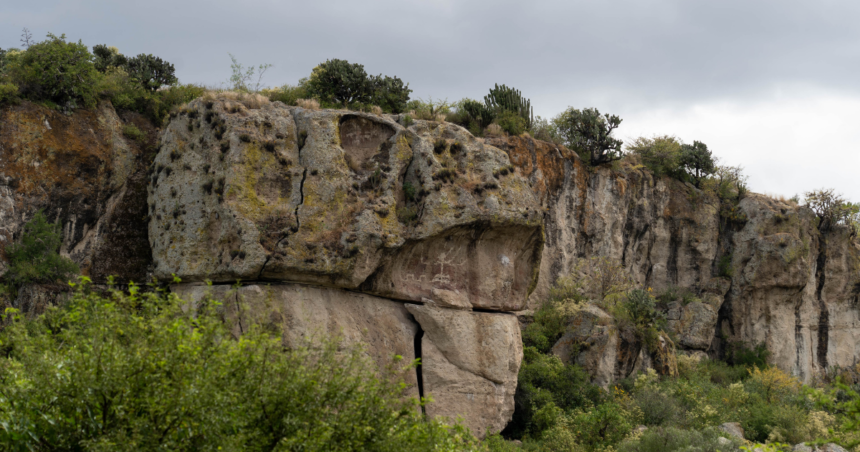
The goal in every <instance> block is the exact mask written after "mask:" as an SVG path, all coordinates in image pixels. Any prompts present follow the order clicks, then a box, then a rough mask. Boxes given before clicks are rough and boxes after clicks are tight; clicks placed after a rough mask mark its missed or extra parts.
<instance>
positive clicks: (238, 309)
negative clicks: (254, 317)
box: [236, 290, 245, 335]
mask: <svg viewBox="0 0 860 452" xmlns="http://www.w3.org/2000/svg"><path fill="white" fill-rule="evenodd" d="M236 319H238V323H239V333H240V334H243V335H244V334H245V328H243V327H242V305H241V304H240V303H239V290H236Z"/></svg>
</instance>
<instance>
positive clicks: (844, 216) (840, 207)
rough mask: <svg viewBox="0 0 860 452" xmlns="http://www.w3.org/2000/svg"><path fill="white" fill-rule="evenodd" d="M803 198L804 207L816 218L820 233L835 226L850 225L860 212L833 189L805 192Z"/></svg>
mask: <svg viewBox="0 0 860 452" xmlns="http://www.w3.org/2000/svg"><path fill="white" fill-rule="evenodd" d="M803 197H804V198H805V200H806V204H805V205H806V207H809V208H810V209H812V211H813V212H815V215H817V216H818V219H819V222H818V229H819V230H821V231H827V230H830V229H831V228H832V227H833V226H834V225H837V224H852V222H853V221H855V220H856V217H857V212H858V211H860V209H858V206H856V205H854V204H852V203H850V202H848V201H846V200H845V199H844V198H843V197H842V196H841V195H838V194H836V193H835V192H834V190H833V189H828V190H824V189H821V190H814V191H810V192H806V193H805V194H804V195H803Z"/></svg>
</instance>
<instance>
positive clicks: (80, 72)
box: [8, 33, 99, 110]
mask: <svg viewBox="0 0 860 452" xmlns="http://www.w3.org/2000/svg"><path fill="white" fill-rule="evenodd" d="M10 66H11V67H10V68H9V69H8V70H9V73H10V75H11V77H12V80H13V82H14V83H15V84H17V85H18V87H19V88H20V91H21V94H22V95H23V96H24V97H26V98H28V99H31V100H35V101H49V102H52V103H55V104H57V105H60V106H61V107H63V108H64V109H67V110H71V109H74V108H78V107H92V106H94V105H95V104H96V90H95V86H96V83H97V81H98V78H99V73H98V71H96V69H95V66H94V65H93V55H92V54H91V53H90V52H89V50H88V49H87V47H86V46H85V45H83V44H82V43H80V42H78V43H73V42H66V36H65V35H61V36H59V37H57V36H54V35H53V34H50V33H49V34H48V39H46V40H45V41H42V42H39V43H36V44H33V45H31V46H30V47H28V48H27V50H26V51H25V52H23V53H22V54H21V55H19V56H18V57H17V58H15V59H14V60H13V61H12V62H11V64H10Z"/></svg>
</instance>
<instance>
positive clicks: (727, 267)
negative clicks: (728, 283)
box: [717, 254, 735, 278]
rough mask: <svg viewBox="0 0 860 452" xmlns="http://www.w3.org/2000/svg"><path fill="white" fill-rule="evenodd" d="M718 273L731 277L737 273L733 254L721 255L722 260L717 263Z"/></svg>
mask: <svg viewBox="0 0 860 452" xmlns="http://www.w3.org/2000/svg"><path fill="white" fill-rule="evenodd" d="M717 274H718V275H719V276H722V277H724V278H731V277H732V275H734V274H735V270H734V267H732V255H731V254H726V255H725V256H721V257H720V262H719V263H718V264H717Z"/></svg>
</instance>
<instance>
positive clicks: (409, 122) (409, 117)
mask: <svg viewBox="0 0 860 452" xmlns="http://www.w3.org/2000/svg"><path fill="white" fill-rule="evenodd" d="M414 122H415V121H413V120H412V115H403V127H409V126H411V125H412V124H413V123H414Z"/></svg>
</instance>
